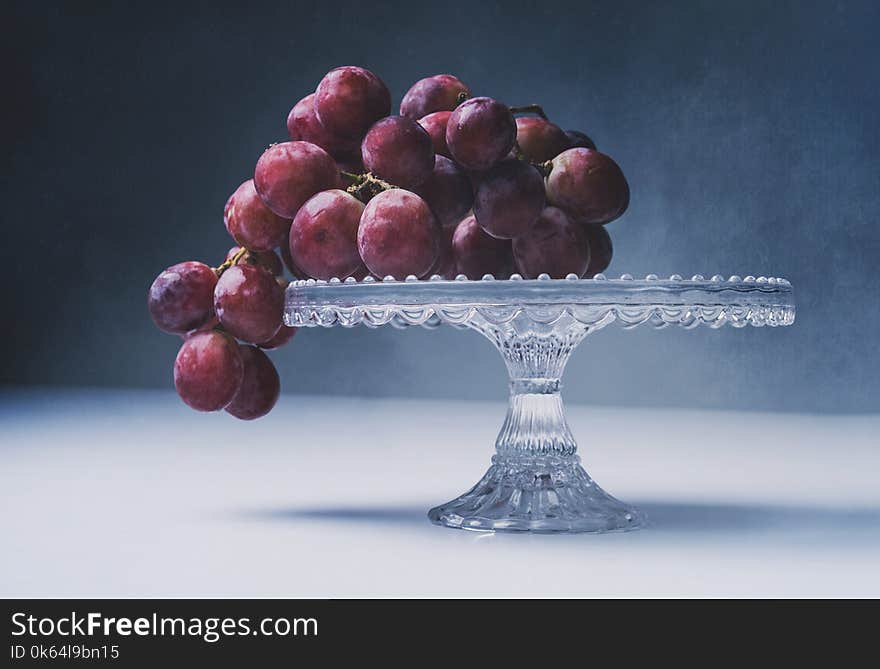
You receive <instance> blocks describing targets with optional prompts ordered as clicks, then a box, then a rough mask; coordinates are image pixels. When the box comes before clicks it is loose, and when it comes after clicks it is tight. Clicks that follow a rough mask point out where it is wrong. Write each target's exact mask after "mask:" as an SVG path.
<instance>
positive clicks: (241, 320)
mask: <svg viewBox="0 0 880 669" xmlns="http://www.w3.org/2000/svg"><path fill="white" fill-rule="evenodd" d="M214 309H215V311H216V312H217V317H218V318H219V319H220V323H221V324H222V325H223V327H224V328H226V330H228V331H229V333H230V334H231V335H233V336H234V337H236V338H238V339H241V340H242V341H246V342H249V343H253V344H258V343H260V342H262V341H268V340H270V339H271V338H272V337H273V336H275V333H276V332H278V328H280V327H281V316H282V312H283V310H284V289H283V288H281V286H279V285H278V283H277V282H276V281H275V277H274V276H272V275H271V274H270V273H269V272H267V271H266V270H265V269H263V268H262V267H258V266H257V265H247V264H245V265H233V266H232V267H230V268H229V269H227V270H226V271H225V272H223V275H222V276H221V277H220V279H219V280H218V281H217V287H216V288H215V290H214Z"/></svg>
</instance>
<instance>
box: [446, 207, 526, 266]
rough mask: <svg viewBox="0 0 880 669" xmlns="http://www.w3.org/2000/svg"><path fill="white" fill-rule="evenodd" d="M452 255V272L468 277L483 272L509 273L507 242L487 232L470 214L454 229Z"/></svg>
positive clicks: (510, 261)
mask: <svg viewBox="0 0 880 669" xmlns="http://www.w3.org/2000/svg"><path fill="white" fill-rule="evenodd" d="M452 257H453V259H454V262H455V274H464V275H465V276H466V277H467V278H468V279H479V278H481V277H482V276H483V275H484V274H491V275H493V276H494V277H495V278H496V279H506V278H508V277H509V276H510V275H511V273H512V272H513V251H512V250H511V245H510V241H508V240H507V239H497V238H495V237H493V236H492V235H489V234H487V233H486V231H485V230H483V228H481V227H480V225H479V224H478V223H477V219H476V218H474V217H473V216H468V217H467V218H466V219H464V220H463V221H462V222H461V223H459V224H458V226H457V227H456V228H455V234H454V235H453V236H452Z"/></svg>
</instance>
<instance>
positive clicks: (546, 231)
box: [513, 207, 590, 279]
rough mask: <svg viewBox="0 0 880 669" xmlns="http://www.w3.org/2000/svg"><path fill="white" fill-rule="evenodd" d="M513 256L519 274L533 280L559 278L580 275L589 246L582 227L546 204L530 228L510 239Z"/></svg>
mask: <svg viewBox="0 0 880 669" xmlns="http://www.w3.org/2000/svg"><path fill="white" fill-rule="evenodd" d="M513 258H514V261H515V263H516V268H517V270H518V271H519V273H520V274H522V275H523V276H524V277H526V278H527V279H534V278H536V277H537V276H538V275H539V274H549V275H550V276H551V277H552V278H554V279H563V278H565V277H566V276H567V275H568V274H577V275H578V276H579V277H580V276H583V274H584V272H585V271H586V270H587V266H588V265H589V262H590V247H589V246H587V239H586V236H585V235H584V231H583V227H582V226H581V225H579V224H577V223H573V222H572V221H571V220H570V219H569V218H568V216H566V215H565V212H564V211H562V210H561V209H557V208H556V207H546V208H545V209H544V211H543V212H541V216H540V218H538V222H537V223H535V224H534V225H533V226H532V228H531V230H529V231H528V232H527V233H526V234H524V235H522V236H521V237H517V238H516V239H514V240H513Z"/></svg>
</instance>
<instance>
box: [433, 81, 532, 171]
mask: <svg viewBox="0 0 880 669" xmlns="http://www.w3.org/2000/svg"><path fill="white" fill-rule="evenodd" d="M515 141H516V121H515V120H514V118H513V114H511V113H510V109H508V107H507V105H504V104H502V103H500V102H498V101H497V100H493V99H492V98H485V97H483V98H471V99H470V100H467V101H465V102H463V103H462V104H461V105H459V106H458V107H457V108H456V109H455V111H453V112H452V116H450V117H449V121H448V123H447V125H446V144H447V146H448V147H449V151H450V153H451V154H452V157H453V158H455V160H456V161H457V162H458V163H459V164H460V165H461V166H462V167H465V168H467V169H470V170H487V169H489V168H490V167H492V166H493V165H494V164H495V163H497V162H498V161H499V160H501V159H502V158H504V157H505V156H506V155H507V154H508V153H510V150H511V149H512V148H513V144H514V142H515Z"/></svg>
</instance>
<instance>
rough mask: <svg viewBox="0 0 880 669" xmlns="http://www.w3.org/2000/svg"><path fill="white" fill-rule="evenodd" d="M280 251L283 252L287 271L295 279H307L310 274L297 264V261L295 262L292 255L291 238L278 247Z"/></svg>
mask: <svg viewBox="0 0 880 669" xmlns="http://www.w3.org/2000/svg"><path fill="white" fill-rule="evenodd" d="M278 251H279V252H280V253H281V258H282V259H283V260H284V266H285V267H287V271H288V272H290V274H291V275H292V276H293V277H294V278H295V279H307V278H308V274H306V273H305V272H303V271H302V270H301V269H300V268H299V267H297V266H296V263H294V262H293V258H291V257H290V240H289V239H288V243H287V244H282V245H281V246H279V247H278Z"/></svg>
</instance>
